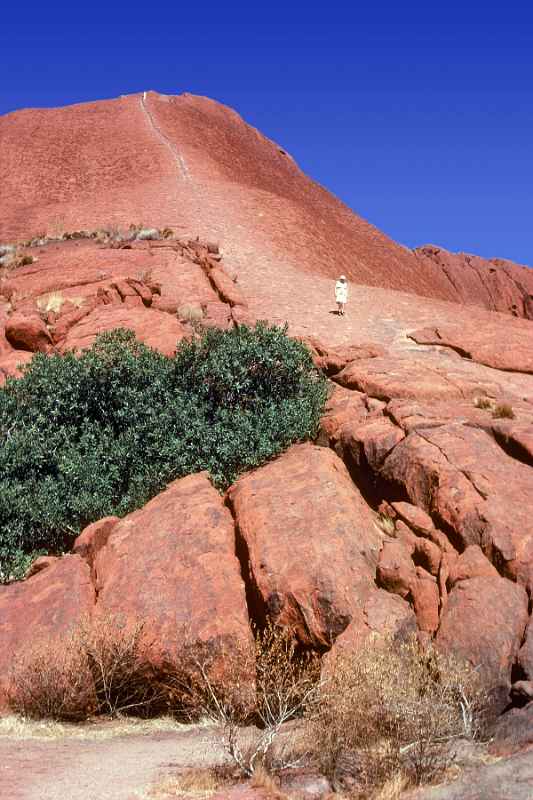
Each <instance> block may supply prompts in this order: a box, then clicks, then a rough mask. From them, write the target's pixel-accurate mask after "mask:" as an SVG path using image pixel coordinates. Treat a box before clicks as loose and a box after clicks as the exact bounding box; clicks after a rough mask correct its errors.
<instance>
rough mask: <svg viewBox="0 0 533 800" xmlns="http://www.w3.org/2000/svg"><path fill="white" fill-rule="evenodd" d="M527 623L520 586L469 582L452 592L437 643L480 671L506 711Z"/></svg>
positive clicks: (486, 579)
mask: <svg viewBox="0 0 533 800" xmlns="http://www.w3.org/2000/svg"><path fill="white" fill-rule="evenodd" d="M527 619H528V598H527V594H526V592H525V591H524V589H523V588H522V587H521V586H519V585H517V584H515V583H512V582H511V581H509V580H507V579H506V578H501V577H499V576H496V577H478V578H470V579H469V580H463V581H460V582H459V583H457V584H456V585H455V587H454V588H453V590H452V591H451V592H450V594H449V596H448V603H447V605H446V608H445V609H444V612H443V615H442V618H441V623H440V628H439V631H438V633H437V637H436V643H437V646H438V647H439V648H440V649H441V650H443V651H444V652H446V653H452V654H454V655H455V656H457V657H459V658H462V659H466V660H467V661H469V662H470V663H471V664H473V665H474V666H479V668H480V672H481V674H482V675H483V677H484V680H485V681H486V683H487V686H488V687H489V688H490V689H491V691H493V692H494V693H495V696H496V697H497V698H498V701H499V702H501V703H502V705H503V707H504V706H505V704H506V701H507V696H508V691H509V688H510V677H511V667H512V665H513V662H514V660H515V658H516V655H517V653H518V649H519V647H520V642H521V640H522V636H523V633H524V629H525V626H526V623H527Z"/></svg>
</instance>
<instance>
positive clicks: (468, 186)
mask: <svg viewBox="0 0 533 800" xmlns="http://www.w3.org/2000/svg"><path fill="white" fill-rule="evenodd" d="M0 76H1V80H0V113H6V112H8V111H12V110H15V109H17V108H25V107H31V106H57V105H65V104H68V103H73V102H82V101H85V100H94V99H99V98H106V97H115V96H118V95H119V94H127V93H130V92H138V91H142V90H144V89H155V90H158V91H161V92H167V93H174V94H179V93H180V92H183V91H189V92H193V93H196V94H204V95H207V96H209V97H213V98H215V99H216V100H220V101H222V102H224V103H227V104H228V105H230V106H233V107H234V108H236V109H237V110H238V111H239V112H240V113H241V114H242V115H243V116H244V118H245V119H246V120H247V121H248V122H250V123H252V124H253V125H255V126H257V127H258V128H260V129H261V130H262V131H263V132H264V133H265V134H266V135H268V136H270V137H272V138H273V139H275V140H276V141H278V142H279V143H280V144H281V145H283V146H284V147H285V148H286V149H287V150H288V151H289V152H290V153H291V154H292V155H293V156H294V157H295V158H296V160H297V161H298V163H299V164H300V166H301V167H302V168H303V169H304V170H305V171H306V172H307V173H309V174H310V175H311V176H312V177H313V178H315V179H316V180H318V181H319V182H320V183H322V184H323V185H325V186H327V187H328V188H329V189H330V190H331V191H333V192H334V193H335V194H336V195H338V196H339V197H340V198H341V199H342V200H344V201H345V202H346V203H347V204H348V205H349V206H351V207H352V208H353V209H354V210H355V211H357V212H358V213H360V214H361V215H362V216H364V217H365V218H366V219H368V220H370V221H371V222H373V223H374V224H375V225H377V226H378V227H379V228H381V229H382V230H384V231H386V232H387V233H388V234H389V235H390V236H392V237H393V238H394V239H396V240H398V241H400V242H402V243H404V244H407V245H409V246H416V245H419V244H424V243H434V244H440V245H442V246H445V247H447V248H449V249H451V250H465V251H467V252H475V253H479V254H480V255H485V256H503V257H508V258H512V259H514V260H516V261H520V262H522V263H528V264H532V265H533V8H532V7H531V4H530V3H527V2H521V3H519V2H516V0H509V1H508V2H506V3H503V2H498V3H496V4H490V3H489V2H488V1H487V3H473V2H469V0H464V2H463V3H458V2H455V0H448V2H440V0H436V1H433V2H432V0H426V2H408V1H407V2H404V3H402V2H401V1H400V0H398V1H397V2H394V3H393V2H391V1H390V0H389V2H383V0H367V2H365V3H361V2H358V0H354V1H353V2H351V3H350V2H339V0H329V2H321V3H313V2H312V1H311V0H308V2H306V3H304V2H291V0H286V2H284V3H282V2H279V0H271V2H269V3H265V2H260V1H259V0H256V1H255V2H254V0H248V2H232V0H228V2H226V3H224V2H222V1H221V0H220V1H219V2H211V1H209V2H202V0H197V2H196V3H191V2H187V3H182V2H180V0H175V1H174V2H168V3H165V2H161V0H153V2H151V3H146V4H143V5H139V6H135V5H134V4H132V3H131V2H130V3H122V2H118V3H117V2H112V0H110V2H108V3H105V4H104V3H102V2H101V0H94V2H92V3H80V4H76V3H59V2H54V0H50V2H48V3H42V2H40V3H34V2H19V3H8V4H6V7H4V8H3V11H2V46H1V47H0ZM0 146H1V142H0ZM0 213H1V189H0Z"/></svg>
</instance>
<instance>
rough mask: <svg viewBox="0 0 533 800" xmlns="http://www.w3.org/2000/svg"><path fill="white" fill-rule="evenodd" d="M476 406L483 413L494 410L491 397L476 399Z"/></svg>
mask: <svg viewBox="0 0 533 800" xmlns="http://www.w3.org/2000/svg"><path fill="white" fill-rule="evenodd" d="M474 405H475V407H476V408H480V409H482V410H483V411H489V410H490V409H491V408H492V400H491V399H490V398H489V397H476V399H475V400H474Z"/></svg>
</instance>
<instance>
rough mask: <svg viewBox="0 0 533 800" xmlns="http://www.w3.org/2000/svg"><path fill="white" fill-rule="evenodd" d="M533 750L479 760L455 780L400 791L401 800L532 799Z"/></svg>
mask: <svg viewBox="0 0 533 800" xmlns="http://www.w3.org/2000/svg"><path fill="white" fill-rule="evenodd" d="M532 787H533V752H532V751H528V752H524V753H517V754H516V755H514V756H512V757H511V758H505V759H502V760H501V761H493V762H492V763H491V762H489V763H485V764H479V765H476V766H475V767H472V768H470V769H468V770H465V771H464V774H463V775H460V776H459V777H458V778H457V780H456V781H453V782H452V783H443V784H441V785H440V786H426V787H423V788H419V789H416V790H414V791H412V792H408V793H407V794H403V795H402V800H531V790H532Z"/></svg>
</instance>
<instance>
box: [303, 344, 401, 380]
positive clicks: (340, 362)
mask: <svg viewBox="0 0 533 800" xmlns="http://www.w3.org/2000/svg"><path fill="white" fill-rule="evenodd" d="M301 340H302V341H303V342H304V344H306V345H307V346H308V347H309V349H310V350H311V352H312V354H313V361H314V362H315V365H316V366H317V367H318V369H321V370H323V371H324V372H325V373H326V375H328V376H329V377H331V376H332V375H336V374H337V373H338V372H340V371H341V370H342V369H344V367H345V366H346V365H347V364H350V363H351V362H352V361H358V360H359V359H362V358H365V359H366V358H377V357H378V356H384V355H386V350H385V348H384V347H382V346H381V345H380V344H376V343H374V342H365V343H362V344H348V345H339V346H337V347H328V346H327V345H325V344H324V343H323V342H321V341H320V340H319V339H317V338H316V337H315V336H304V337H301Z"/></svg>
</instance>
